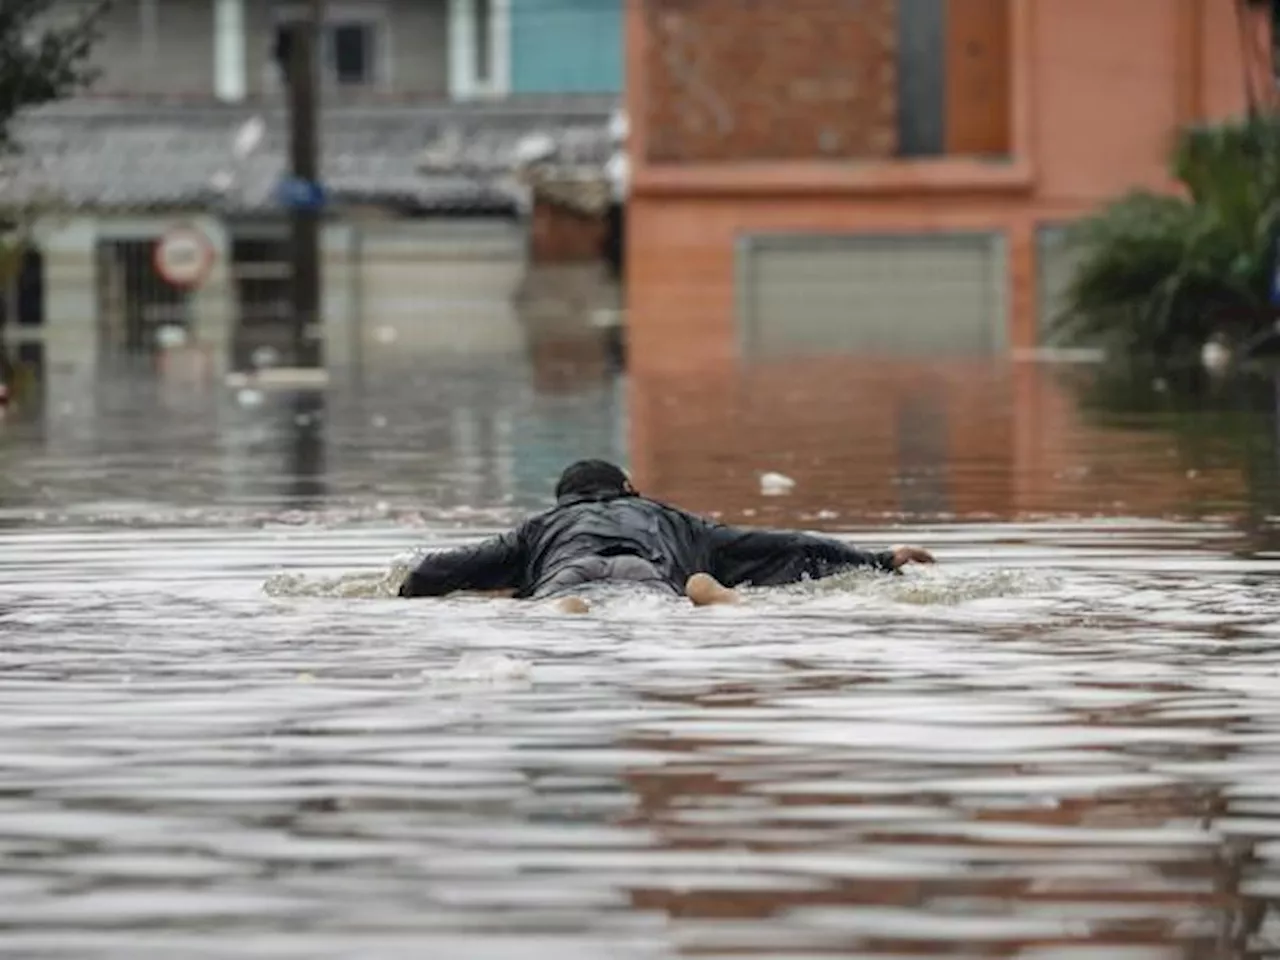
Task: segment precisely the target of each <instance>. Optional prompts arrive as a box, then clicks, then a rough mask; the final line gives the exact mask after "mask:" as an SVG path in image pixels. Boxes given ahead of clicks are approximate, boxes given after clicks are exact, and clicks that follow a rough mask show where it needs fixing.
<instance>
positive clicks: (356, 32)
mask: <svg viewBox="0 0 1280 960" xmlns="http://www.w3.org/2000/svg"><path fill="white" fill-rule="evenodd" d="M325 41H326V44H327V46H328V50H327V51H326V52H327V54H328V56H327V58H326V59H327V60H328V62H329V67H330V69H331V71H332V77H333V79H334V80H336V81H337V82H338V83H339V84H342V85H343V86H363V85H368V84H371V83H374V82H375V81H376V80H377V76H376V75H375V73H374V69H373V64H374V43H375V35H374V28H373V25H372V24H369V23H335V24H332V25H331V26H330V27H329V28H328V29H327V30H326V36H325Z"/></svg>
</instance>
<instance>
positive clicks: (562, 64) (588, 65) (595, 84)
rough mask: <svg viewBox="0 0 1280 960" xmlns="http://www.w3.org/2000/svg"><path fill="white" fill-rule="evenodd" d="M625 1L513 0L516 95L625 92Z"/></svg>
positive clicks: (512, 48) (512, 57)
mask: <svg viewBox="0 0 1280 960" xmlns="http://www.w3.org/2000/svg"><path fill="white" fill-rule="evenodd" d="M623 2H624V0H511V92H512V93H620V92H621V90H622V4H623Z"/></svg>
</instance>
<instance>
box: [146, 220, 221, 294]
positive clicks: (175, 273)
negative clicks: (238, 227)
mask: <svg viewBox="0 0 1280 960" xmlns="http://www.w3.org/2000/svg"><path fill="white" fill-rule="evenodd" d="M213 259H214V250H213V243H212V242H211V241H210V240H209V238H208V237H206V236H205V235H204V233H203V232H201V231H200V230H197V229H196V228H195V227H190V226H181V227H173V228H172V229H170V230H168V231H166V232H165V234H164V236H162V237H161V238H160V239H159V240H158V241H157V242H156V249H155V256H154V262H155V268H156V273H158V274H160V276H162V277H164V279H165V280H167V281H168V282H169V283H171V284H172V285H173V286H175V287H181V288H183V289H188V290H189V289H191V288H193V287H198V286H200V284H202V283H204V281H205V280H206V279H207V278H208V276H209V271H210V270H212V269H213Z"/></svg>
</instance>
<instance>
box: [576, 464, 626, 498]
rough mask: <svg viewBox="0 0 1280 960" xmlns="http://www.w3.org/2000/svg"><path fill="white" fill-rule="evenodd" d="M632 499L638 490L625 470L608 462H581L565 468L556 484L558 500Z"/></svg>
mask: <svg viewBox="0 0 1280 960" xmlns="http://www.w3.org/2000/svg"><path fill="white" fill-rule="evenodd" d="M610 494H612V495H614V496H619V497H632V496H635V495H636V488H635V487H633V486H632V485H631V478H630V477H628V476H627V473H626V471H625V470H623V469H622V468H621V467H619V466H617V465H616V464H612V463H610V462H609V461H608V460H579V461H578V462H577V463H571V464H570V465H569V466H567V467H565V470H564V473H562V474H560V480H559V481H558V482H557V483H556V499H557V500H561V499H563V498H565V497H580V496H609V495H610Z"/></svg>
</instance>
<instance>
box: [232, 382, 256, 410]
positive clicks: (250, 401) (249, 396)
mask: <svg viewBox="0 0 1280 960" xmlns="http://www.w3.org/2000/svg"><path fill="white" fill-rule="evenodd" d="M236 402H237V403H239V404H240V406H242V407H260V406H262V391H261V390H254V389H251V388H249V387H245V388H244V389H243V390H241V391H240V392H239V393H237V394H236Z"/></svg>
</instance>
